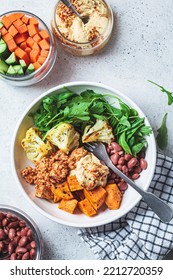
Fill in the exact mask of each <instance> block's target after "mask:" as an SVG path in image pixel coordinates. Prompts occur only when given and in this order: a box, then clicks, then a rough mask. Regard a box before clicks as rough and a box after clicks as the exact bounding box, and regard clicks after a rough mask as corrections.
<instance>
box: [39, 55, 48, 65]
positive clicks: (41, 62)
mask: <svg viewBox="0 0 173 280" xmlns="http://www.w3.org/2000/svg"><path fill="white" fill-rule="evenodd" d="M45 60H46V57H44V56H41V55H40V56H39V57H38V60H37V61H38V63H40V64H41V65H42V64H43V63H44V62H45Z"/></svg>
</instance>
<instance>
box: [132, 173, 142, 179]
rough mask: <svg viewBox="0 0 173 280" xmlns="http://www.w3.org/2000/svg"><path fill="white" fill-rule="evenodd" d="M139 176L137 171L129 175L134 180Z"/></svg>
mask: <svg viewBox="0 0 173 280" xmlns="http://www.w3.org/2000/svg"><path fill="white" fill-rule="evenodd" d="M139 176H140V175H139V173H134V174H132V175H131V178H132V180H136V179H138V178H139Z"/></svg>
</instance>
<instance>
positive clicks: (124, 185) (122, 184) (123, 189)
mask: <svg viewBox="0 0 173 280" xmlns="http://www.w3.org/2000/svg"><path fill="white" fill-rule="evenodd" d="M118 187H119V189H120V190H121V191H125V190H127V187H128V186H127V183H126V182H119V183H118Z"/></svg>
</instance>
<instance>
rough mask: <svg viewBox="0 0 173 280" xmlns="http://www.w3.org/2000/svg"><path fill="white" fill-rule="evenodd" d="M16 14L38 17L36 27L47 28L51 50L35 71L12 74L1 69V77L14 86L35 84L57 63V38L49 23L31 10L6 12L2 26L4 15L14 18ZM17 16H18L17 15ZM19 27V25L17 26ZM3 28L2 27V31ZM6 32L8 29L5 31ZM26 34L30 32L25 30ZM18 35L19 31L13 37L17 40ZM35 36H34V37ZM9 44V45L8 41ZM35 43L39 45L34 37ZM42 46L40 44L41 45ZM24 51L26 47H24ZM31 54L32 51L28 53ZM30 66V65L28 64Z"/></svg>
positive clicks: (0, 17)
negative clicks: (48, 25)
mask: <svg viewBox="0 0 173 280" xmlns="http://www.w3.org/2000/svg"><path fill="white" fill-rule="evenodd" d="M14 14H16V15H20V14H23V15H24V17H25V18H27V19H28V18H29V19H30V18H32V19H33V18H34V19H36V21H37V24H38V25H37V26H36V28H38V30H39V31H41V30H46V31H47V34H48V35H49V44H50V47H49V50H47V57H46V59H45V60H44V62H43V63H42V64H41V66H40V67H39V68H38V69H37V68H35V70H34V71H33V69H32V71H28V72H27V74H26V72H25V74H24V75H19V74H18V73H17V74H16V75H11V74H7V73H3V71H0V77H1V78H2V79H3V80H4V81H6V82H7V83H8V84H10V85H13V86H30V85H33V84H36V83H38V82H40V81H41V80H42V79H44V78H45V77H46V76H47V75H48V74H49V72H50V71H51V69H52V67H53V65H54V63H55V60H56V46H55V40H54V36H53V34H52V32H51V31H50V30H49V28H48V27H47V25H46V24H45V23H44V22H43V20H41V19H40V18H39V17H38V16H36V15H34V14H32V13H30V12H26V11H21V10H18V11H17V10H16V11H10V12H8V13H5V14H2V15H0V27H1V20H2V18H3V17H7V18H10V17H11V18H12V19H11V20H13V15H14ZM16 17H17V16H16ZM21 20H22V18H19V22H20V21H21ZM14 24H15V23H14V22H12V25H13V27H15V26H14ZM5 27H6V26H5ZM15 28H17V25H16V27H15ZM1 30H2V29H0V32H1ZM5 32H6V31H5ZM2 34H3V32H1V36H2V38H1V39H3V35H2ZM25 34H28V32H25V33H24V35H25ZM17 36H20V33H18V34H17V35H15V36H14V37H13V38H12V39H14V41H16V37H17ZM32 38H34V36H33V37H32ZM41 39H43V38H41ZM6 43H7V45H8V42H6ZM34 43H37V45H38V46H39V42H37V41H35V38H34ZM21 44H22V43H20V44H19V45H18V47H20V48H22V47H21ZM27 47H29V48H31V50H32V47H31V46H30V45H27ZM29 48H28V49H29ZM39 48H40V46H39ZM23 50H24V51H25V50H26V49H23ZM40 50H42V48H40ZM11 52H13V51H10V53H11ZM14 53H15V50H14ZM28 55H29V56H30V53H29V54H28ZM1 59H2V58H1V55H0V60H1ZM27 66H28V65H27Z"/></svg>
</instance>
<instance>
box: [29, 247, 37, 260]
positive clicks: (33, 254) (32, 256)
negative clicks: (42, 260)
mask: <svg viewBox="0 0 173 280" xmlns="http://www.w3.org/2000/svg"><path fill="white" fill-rule="evenodd" d="M35 255H36V250H35V249H34V248H32V249H31V250H30V258H31V259H34V258H35Z"/></svg>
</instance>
